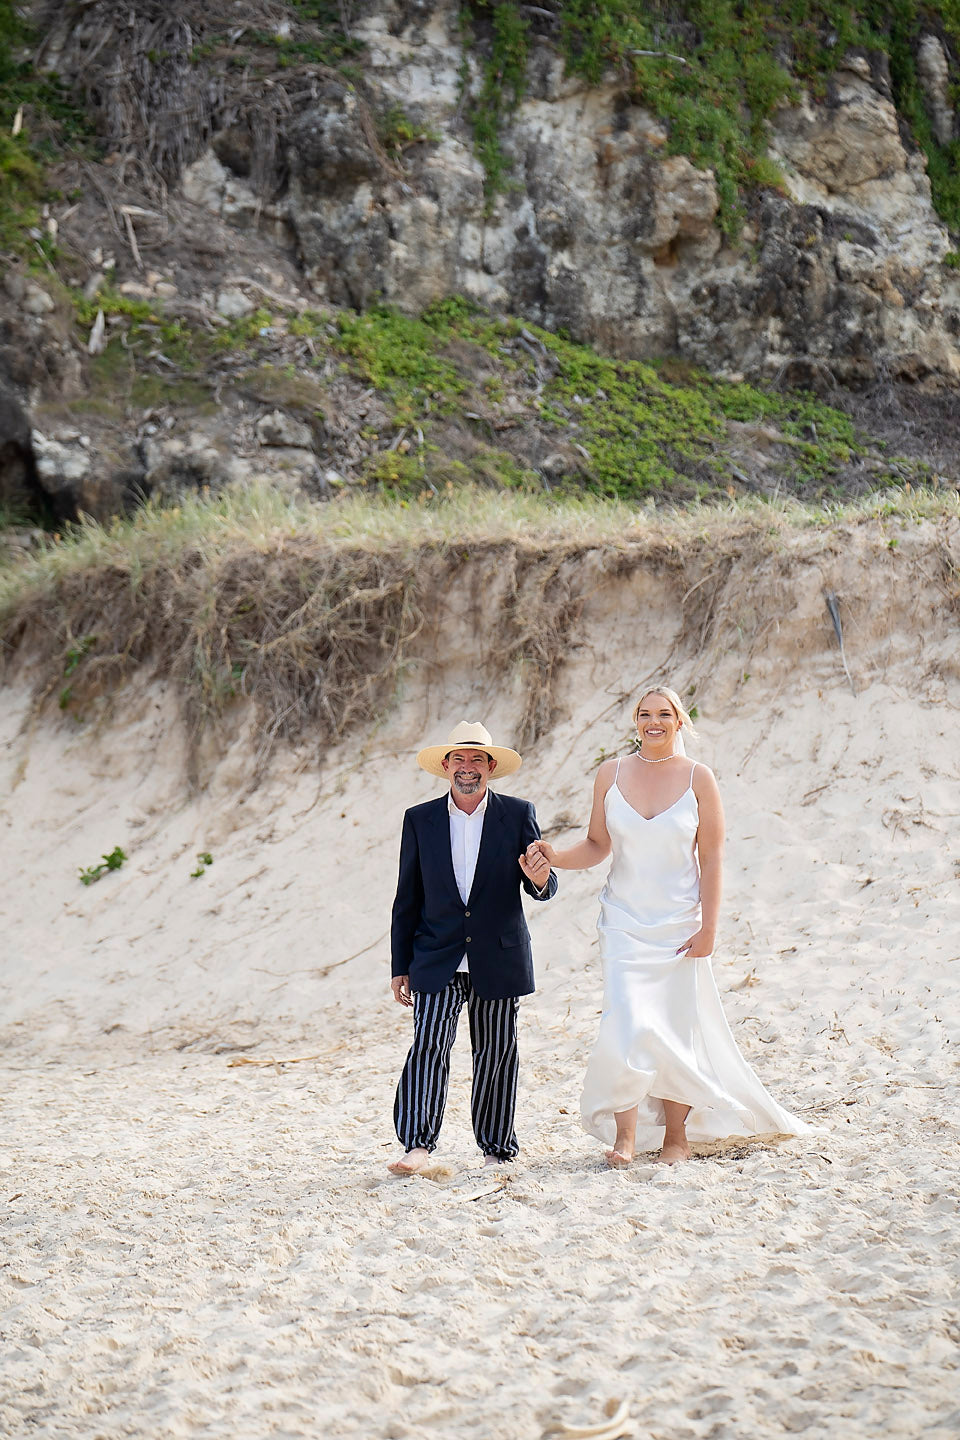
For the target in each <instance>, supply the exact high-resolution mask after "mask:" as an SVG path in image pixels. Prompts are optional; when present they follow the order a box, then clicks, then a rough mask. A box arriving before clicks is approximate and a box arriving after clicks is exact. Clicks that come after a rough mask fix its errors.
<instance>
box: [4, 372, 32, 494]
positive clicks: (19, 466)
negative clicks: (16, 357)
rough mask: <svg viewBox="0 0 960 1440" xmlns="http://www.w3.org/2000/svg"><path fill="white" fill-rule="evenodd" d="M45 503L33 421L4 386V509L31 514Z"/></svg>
mask: <svg viewBox="0 0 960 1440" xmlns="http://www.w3.org/2000/svg"><path fill="white" fill-rule="evenodd" d="M40 502H41V491H40V489H39V486H38V483H37V473H36V464H35V461H34V454H33V440H32V437H31V433H30V421H29V419H28V418H27V415H26V412H25V411H24V409H23V407H22V406H21V404H20V402H19V401H18V400H17V399H16V397H15V396H14V395H12V394H11V393H10V391H9V390H7V389H6V388H5V387H4V386H2V385H0V508H2V509H3V510H4V511H5V512H6V513H7V515H8V516H10V515H13V516H17V515H21V514H24V515H26V514H29V513H30V512H31V511H33V510H35V509H36V508H37V506H38V503H40Z"/></svg>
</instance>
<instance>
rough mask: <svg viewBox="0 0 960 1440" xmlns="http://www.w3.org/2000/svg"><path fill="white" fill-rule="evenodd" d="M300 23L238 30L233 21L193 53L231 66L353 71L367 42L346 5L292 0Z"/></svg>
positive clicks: (194, 56)
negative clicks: (348, 21)
mask: <svg viewBox="0 0 960 1440" xmlns="http://www.w3.org/2000/svg"><path fill="white" fill-rule="evenodd" d="M288 4H289V6H290V10H291V11H292V15H293V18H294V19H295V21H296V24H295V26H294V27H293V28H290V29H284V30H283V31H278V30H257V29H244V30H243V31H242V32H241V33H240V34H239V35H238V34H237V33H236V30H235V28H234V27H233V25H230V26H224V28H223V29H222V30H213V31H209V32H207V33H206V34H205V35H204V37H203V39H202V40H199V41H198V42H197V44H196V45H194V47H193V49H192V50H191V52H190V59H191V60H192V61H193V63H194V64H199V63H201V62H202V61H204V60H207V59H209V58H210V57H211V56H219V57H222V58H223V59H224V60H225V61H226V63H227V64H228V65H229V66H230V68H231V69H234V70H237V69H240V70H242V69H249V68H252V69H253V70H255V71H257V70H261V69H263V68H265V67H266V68H271V69H273V68H275V69H279V70H287V69H291V68H292V67H294V66H298V65H322V66H323V67H324V68H326V69H339V70H340V72H341V73H342V74H344V75H347V76H349V75H350V74H351V73H357V72H355V71H352V66H353V65H354V62H356V60H357V59H358V58H359V56H361V55H362V54H363V50H364V43H363V41H362V40H359V39H356V38H355V37H354V36H352V35H351V34H350V33H349V30H348V28H347V27H346V26H345V24H344V19H343V9H342V7H341V6H339V5H337V4H336V3H333V4H331V3H328V0H288Z"/></svg>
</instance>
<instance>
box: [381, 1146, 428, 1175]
mask: <svg viewBox="0 0 960 1440" xmlns="http://www.w3.org/2000/svg"><path fill="white" fill-rule="evenodd" d="M429 1164H430V1151H429V1150H422V1149H417V1150H408V1151H407V1153H406V1155H403V1156H401V1158H400V1159H399V1160H392V1161H391V1162H390V1164H389V1165H388V1166H387V1169H388V1170H389V1171H390V1174H391V1175H416V1173H417V1171H418V1170H423V1169H425V1168H426V1166H427V1165H429Z"/></svg>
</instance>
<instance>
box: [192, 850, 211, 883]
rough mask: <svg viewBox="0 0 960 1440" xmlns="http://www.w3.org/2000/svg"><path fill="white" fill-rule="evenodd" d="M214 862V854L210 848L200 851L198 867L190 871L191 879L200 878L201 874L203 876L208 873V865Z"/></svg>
mask: <svg viewBox="0 0 960 1440" xmlns="http://www.w3.org/2000/svg"><path fill="white" fill-rule="evenodd" d="M212 864H213V856H212V855H211V854H210V851H209V850H201V851H200V854H199V855H198V856H197V868H196V870H191V871H190V879H191V880H199V878H200V876H201V875H204V874H205V873H206V869H207V866H208V865H212Z"/></svg>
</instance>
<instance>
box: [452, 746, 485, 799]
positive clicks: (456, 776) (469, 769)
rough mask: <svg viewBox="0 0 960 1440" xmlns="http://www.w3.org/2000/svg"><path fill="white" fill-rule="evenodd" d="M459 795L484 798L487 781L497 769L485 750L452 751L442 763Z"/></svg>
mask: <svg viewBox="0 0 960 1440" xmlns="http://www.w3.org/2000/svg"><path fill="white" fill-rule="evenodd" d="M440 763H441V764H442V765H443V768H444V770H445V771H446V773H447V774H448V775H449V777H450V783H451V785H452V786H453V789H454V790H455V791H456V793H457V794H458V795H470V796H478V797H480V798H482V796H483V792H484V791H485V790H486V788H487V781H488V780H489V778H490V776H491V775H492V774H493V772H494V770H496V768H497V762H496V760H493V759H491V757H490V756H489V755H488V754H487V752H486V751H485V750H471V749H467V750H451V751H450V754H449V755H445V756H444V758H443V760H442V761H441V762H440Z"/></svg>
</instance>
